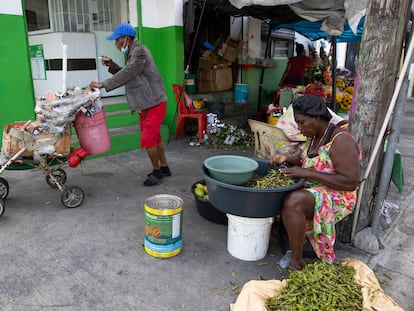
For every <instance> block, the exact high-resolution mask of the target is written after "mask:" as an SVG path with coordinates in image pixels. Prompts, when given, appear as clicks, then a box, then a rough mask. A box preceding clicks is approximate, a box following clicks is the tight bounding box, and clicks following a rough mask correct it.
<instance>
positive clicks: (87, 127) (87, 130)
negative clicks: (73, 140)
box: [74, 109, 111, 154]
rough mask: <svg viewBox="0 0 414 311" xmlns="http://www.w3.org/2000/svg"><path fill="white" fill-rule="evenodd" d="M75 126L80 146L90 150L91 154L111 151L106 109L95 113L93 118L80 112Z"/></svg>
mask: <svg viewBox="0 0 414 311" xmlns="http://www.w3.org/2000/svg"><path fill="white" fill-rule="evenodd" d="M74 124H75V130H76V135H77V136H78V140H79V144H80V145H81V146H82V148H86V149H88V151H89V154H99V153H103V152H105V151H108V150H109V149H111V139H110V136H109V130H108V125H107V124H106V115H105V111H104V109H101V110H100V111H98V112H96V113H94V114H93V116H91V117H88V116H85V115H84V114H83V113H82V112H78V114H77V115H76V119H75V122H74Z"/></svg>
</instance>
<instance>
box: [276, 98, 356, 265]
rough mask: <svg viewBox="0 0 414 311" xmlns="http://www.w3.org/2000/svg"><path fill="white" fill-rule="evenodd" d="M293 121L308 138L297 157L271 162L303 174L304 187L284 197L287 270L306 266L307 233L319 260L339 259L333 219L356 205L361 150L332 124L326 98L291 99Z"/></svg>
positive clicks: (281, 157) (286, 171) (285, 171)
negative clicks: (287, 256) (286, 164)
mask: <svg viewBox="0 0 414 311" xmlns="http://www.w3.org/2000/svg"><path fill="white" fill-rule="evenodd" d="M293 111H294V116H295V121H296V123H297V125H298V128H299V130H300V132H301V133H302V134H303V135H305V136H306V137H307V138H308V140H307V141H306V142H305V143H304V144H303V152H302V154H300V155H299V156H297V157H288V156H286V155H283V154H275V155H273V156H272V157H271V159H270V161H269V164H270V165H272V166H274V165H280V164H282V163H285V162H286V163H288V164H290V165H292V167H287V168H283V169H281V170H280V171H281V172H282V173H283V174H284V175H285V176H295V177H300V178H301V177H303V178H305V179H306V182H305V184H304V188H302V189H298V190H294V191H292V192H290V193H289V194H287V195H286V197H285V199H284V201H283V207H282V213H281V216H282V220H283V222H284V225H285V227H286V231H287V233H288V237H289V243H290V247H291V250H292V257H291V260H290V264H289V267H288V269H289V270H291V271H293V270H300V269H301V268H302V250H303V244H304V241H305V237H306V235H307V236H308V239H309V241H310V243H311V244H312V247H313V249H314V251H315V253H316V255H317V256H318V258H319V259H320V260H322V261H325V262H330V263H332V262H333V261H334V260H335V253H334V243H335V238H336V232H335V223H337V222H338V221H340V220H341V219H343V218H344V217H345V216H347V215H349V214H350V213H352V211H353V208H354V206H355V203H356V188H357V185H358V178H359V161H360V159H361V153H360V150H359V146H358V143H357V142H356V140H355V138H353V137H352V135H351V134H350V133H349V132H348V131H347V130H346V129H343V128H341V127H339V126H336V125H334V124H332V123H331V122H330V120H331V118H332V116H331V114H330V113H329V111H328V109H327V107H326V105H325V103H324V101H323V99H322V98H320V97H318V96H316V95H311V94H307V95H303V96H301V97H298V98H297V99H295V100H294V101H293Z"/></svg>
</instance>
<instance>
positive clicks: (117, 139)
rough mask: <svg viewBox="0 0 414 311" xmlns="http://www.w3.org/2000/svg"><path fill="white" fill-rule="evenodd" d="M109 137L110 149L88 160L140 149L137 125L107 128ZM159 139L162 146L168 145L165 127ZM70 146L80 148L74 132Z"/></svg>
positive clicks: (139, 133)
mask: <svg viewBox="0 0 414 311" xmlns="http://www.w3.org/2000/svg"><path fill="white" fill-rule="evenodd" d="M109 136H110V141H111V149H109V150H108V151H106V152H104V153H101V154H98V155H94V156H91V157H90V158H96V157H102V156H107V155H113V154H119V153H123V152H128V151H132V150H136V149H139V148H140V139H141V130H140V128H139V125H133V126H125V127H119V128H109ZM161 138H162V141H163V143H164V144H166V143H168V140H169V130H168V127H167V126H166V125H162V126H161ZM71 146H72V147H79V146H80V145H79V141H78V137H77V135H76V131H75V130H73V132H72V136H71ZM88 158H89V157H88Z"/></svg>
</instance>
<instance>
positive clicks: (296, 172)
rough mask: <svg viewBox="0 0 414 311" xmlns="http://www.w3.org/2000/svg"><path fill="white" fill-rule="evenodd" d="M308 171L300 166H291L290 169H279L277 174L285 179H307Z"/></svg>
mask: <svg viewBox="0 0 414 311" xmlns="http://www.w3.org/2000/svg"><path fill="white" fill-rule="evenodd" d="M308 171H309V169H307V168H303V167H301V166H292V167H283V168H280V169H279V172H281V173H282V174H283V176H286V177H299V178H300V177H305V178H307V174H306V173H307V172H308Z"/></svg>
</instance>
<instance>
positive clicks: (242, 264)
mask: <svg viewBox="0 0 414 311" xmlns="http://www.w3.org/2000/svg"><path fill="white" fill-rule="evenodd" d="M410 105H414V104H413V103H410ZM413 110H414V109H411V111H413ZM412 115H413V113H412V112H410V111H409V112H407V117H408V118H409V120H411V119H412ZM412 124H413V123H409V122H408V123H407V122H406V123H405V124H404V130H403V133H402V136H401V142H400V145H399V149H400V150H401V152H402V154H403V155H404V165H405V172H406V188H405V190H404V193H403V194H399V193H398V192H396V190H395V189H391V192H390V195H389V198H390V200H392V202H394V203H395V204H397V205H398V206H399V211H398V213H396V214H395V221H394V222H393V224H392V226H391V228H390V229H389V230H387V231H386V232H384V243H385V246H386V247H385V249H384V250H381V251H380V253H379V254H378V255H376V256H370V255H368V254H366V253H363V252H361V251H358V250H356V249H354V248H352V247H350V246H347V245H338V247H337V257H338V259H341V258H344V257H354V258H357V259H359V260H362V261H364V262H366V263H367V264H368V265H369V266H370V267H371V268H373V269H374V270H375V271H376V272H377V275H378V277H379V278H380V279H383V280H385V281H388V284H383V288H384V290H385V292H386V293H388V294H389V295H390V296H391V297H393V298H394V299H395V300H396V301H397V303H398V304H399V305H400V306H402V307H404V308H405V309H406V310H414V307H413V306H412V304H413V301H414V294H413V293H414V275H413V271H414V260H413V255H414V248H413V246H414V242H413V241H414V239H413V238H412V237H413V235H414V230H413V226H412V224H413V222H414V212H413V210H412V208H411V206H410V205H411V202H412V201H413V199H414V198H413V191H412V190H413V181H412V176H414V172H413V169H414V165H413V161H412V159H413V154H414V152H413V151H414V150H413V148H414V147H412V146H414V144H412V142H413V138H412V137H411V134H412V132H413V131H412ZM410 126H411V128H410ZM228 153H232V154H240V155H246V156H251V155H252V150H247V151H246V150H227V151H226V150H213V149H206V148H201V147H194V146H189V145H188V142H187V141H186V140H184V139H183V140H179V141H171V142H170V143H169V144H168V145H167V154H168V159H169V161H170V166H171V169H172V172H173V176H172V177H169V178H166V179H164V181H163V182H162V184H161V185H159V186H157V187H144V186H143V185H142V182H143V181H144V178H145V176H146V174H147V173H148V172H149V170H148V167H149V161H148V159H147V157H146V154H145V152H144V151H143V150H137V151H133V152H128V153H124V154H121V155H116V156H108V157H105V158H100V159H94V160H90V161H86V162H85V163H84V164H83V167H82V168H81V167H80V166H79V167H78V168H75V169H73V168H69V167H64V168H65V170H66V172H67V173H68V181H67V185H70V184H72V185H76V186H79V187H81V188H82V189H83V190H84V192H85V196H86V199H85V202H84V203H83V205H82V206H80V207H78V208H75V209H67V208H65V207H63V205H62V204H61V202H60V192H59V191H58V190H56V189H52V188H51V187H49V186H48V185H47V184H46V183H45V180H44V175H43V174H42V172H40V171H38V170H24V171H5V172H4V173H3V174H2V177H4V178H6V179H7V180H8V182H9V184H10V194H9V197H8V198H7V200H6V203H7V209H6V213H5V215H4V216H3V217H2V218H0V262H1V265H0V310H5V311H6V310H7V311H9V310H13V311H34V310H42V311H44V310H62V311H90V310H93V311H101V310H102V311H103V310H105V311H106V310H111V311H112V310H122V311H124V310H140V311H147V310H215V311H216V310H217V311H219V310H229V304H230V303H231V302H234V301H235V300H236V298H237V293H238V290H239V289H238V288H237V287H240V288H241V287H242V285H243V284H244V283H245V282H247V281H249V280H251V279H257V278H263V279H272V278H277V279H278V278H280V276H281V275H280V272H279V270H278V269H277V261H278V260H279V259H280V258H281V256H282V252H281V250H280V249H279V247H278V245H277V244H276V243H275V241H273V240H272V241H271V244H270V248H269V253H268V256H267V257H266V258H265V259H263V260H260V261H253V262H247V261H242V260H239V259H237V258H234V257H232V256H231V255H230V254H229V253H228V252H227V246H226V242H227V226H224V225H218V224H215V223H211V222H208V221H206V220H205V219H204V218H202V217H200V215H199V214H198V212H197V210H196V207H195V202H194V198H193V195H192V194H191V190H190V188H191V185H192V184H193V183H195V182H196V181H198V180H200V179H201V174H200V168H201V164H202V162H203V160H204V159H205V158H207V157H209V156H211V155H217V154H228ZM162 193H166V194H174V195H177V196H179V197H181V198H182V199H183V200H184V226H183V248H182V251H181V253H180V254H179V255H177V256H175V257H172V258H168V259H158V258H154V257H152V256H150V255H148V254H147V253H146V252H145V251H144V249H143V246H142V245H143V241H144V201H145V199H146V198H148V197H150V196H152V195H155V194H162ZM384 273H385V274H387V275H390V276H391V278H392V279H391V280H388V278H386V277H384Z"/></svg>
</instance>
